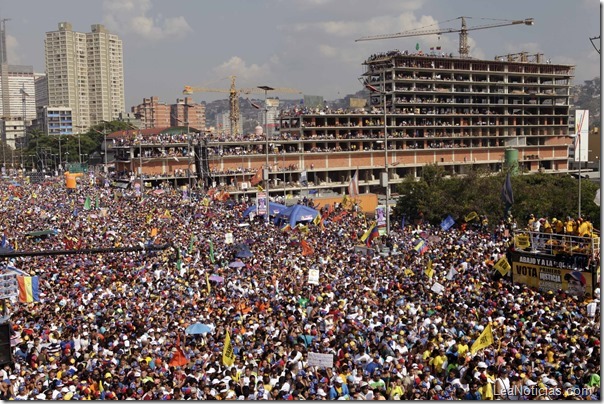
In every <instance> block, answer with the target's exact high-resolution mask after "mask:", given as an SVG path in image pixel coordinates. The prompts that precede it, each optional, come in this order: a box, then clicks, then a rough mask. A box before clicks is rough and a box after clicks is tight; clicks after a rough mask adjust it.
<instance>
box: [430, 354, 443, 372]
mask: <svg viewBox="0 0 604 404" xmlns="http://www.w3.org/2000/svg"><path fill="white" fill-rule="evenodd" d="M446 360H447V356H446V355H442V356H441V355H439V356H436V357H435V358H434V359H432V361H431V362H432V363H431V365H433V366H434V372H435V373H441V372H442V371H443V363H445V361H446Z"/></svg>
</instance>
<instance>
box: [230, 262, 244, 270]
mask: <svg viewBox="0 0 604 404" xmlns="http://www.w3.org/2000/svg"><path fill="white" fill-rule="evenodd" d="M244 266H245V264H244V263H243V262H241V261H233V262H231V263H230V264H229V267H231V268H242V267H244Z"/></svg>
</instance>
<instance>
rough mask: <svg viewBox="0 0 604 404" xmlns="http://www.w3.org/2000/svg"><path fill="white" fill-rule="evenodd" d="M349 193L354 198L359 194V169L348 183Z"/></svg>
mask: <svg viewBox="0 0 604 404" xmlns="http://www.w3.org/2000/svg"><path fill="white" fill-rule="evenodd" d="M348 195H350V196H351V197H353V198H354V197H357V196H359V170H356V171H355V173H354V175H353V176H352V178H351V179H350V184H348Z"/></svg>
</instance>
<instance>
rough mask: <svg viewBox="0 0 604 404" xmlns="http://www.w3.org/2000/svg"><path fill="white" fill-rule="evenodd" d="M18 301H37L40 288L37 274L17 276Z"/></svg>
mask: <svg viewBox="0 0 604 404" xmlns="http://www.w3.org/2000/svg"><path fill="white" fill-rule="evenodd" d="M17 283H18V285H19V301H20V302H22V303H29V302H39V301H40V289H39V278H38V277H37V276H17Z"/></svg>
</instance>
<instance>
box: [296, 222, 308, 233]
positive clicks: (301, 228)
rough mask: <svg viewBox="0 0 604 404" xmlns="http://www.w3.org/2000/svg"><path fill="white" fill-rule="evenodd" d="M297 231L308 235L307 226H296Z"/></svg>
mask: <svg viewBox="0 0 604 404" xmlns="http://www.w3.org/2000/svg"><path fill="white" fill-rule="evenodd" d="M298 231H299V232H300V233H304V234H305V233H308V226H304V225H303V224H299V225H298Z"/></svg>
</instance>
